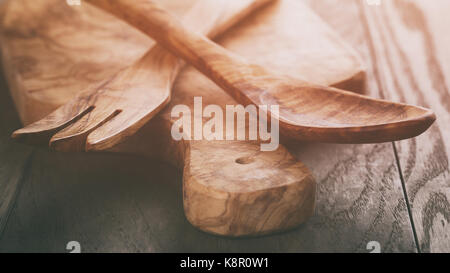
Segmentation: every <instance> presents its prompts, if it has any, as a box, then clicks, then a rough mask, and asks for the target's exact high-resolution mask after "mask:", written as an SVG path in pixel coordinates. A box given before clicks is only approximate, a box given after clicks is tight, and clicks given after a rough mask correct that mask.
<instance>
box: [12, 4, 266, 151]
mask: <svg viewBox="0 0 450 273" xmlns="http://www.w3.org/2000/svg"><path fill="white" fill-rule="evenodd" d="M270 1H273V0H239V1H229V0H207V1H198V2H197V3H196V5H195V6H194V7H193V8H192V9H191V10H190V11H189V12H188V13H187V15H186V16H185V18H184V19H185V20H184V22H185V23H186V24H187V25H190V26H191V27H192V28H193V29H196V30H197V31H198V32H199V33H203V34H207V35H208V36H210V37H214V36H216V35H218V34H220V33H222V32H224V31H225V30H226V29H228V28H230V27H231V26H232V25H234V24H235V23H237V22H238V21H240V20H241V19H243V18H245V17H246V16H248V15H249V14H250V13H251V12H253V11H254V10H256V9H258V8H259V7H261V6H263V5H265V4H266V3H269V2H270ZM129 4H130V5H132V6H135V9H136V10H140V9H143V10H145V8H144V6H145V1H144V2H142V1H140V2H136V1H129ZM212 5H214V8H213V6H212ZM217 5H221V6H223V9H219V8H217ZM119 8H120V7H119ZM212 11H220V12H219V13H217V12H212ZM199 18H202V20H199ZM113 50H114V49H113ZM181 66H182V62H181V61H180V59H178V57H176V56H174V55H172V54H171V53H169V52H168V51H166V50H165V49H164V48H163V47H161V46H158V45H156V46H154V47H153V48H152V49H150V50H149V51H148V52H147V53H146V54H145V55H144V56H143V57H142V58H141V59H140V60H138V61H137V62H136V63H135V64H134V65H132V66H130V67H129V68H127V69H125V70H123V71H121V72H119V73H118V74H116V75H115V76H114V77H113V78H111V79H108V80H105V81H104V82H102V83H100V84H98V85H95V86H92V87H90V88H89V89H88V90H86V91H85V92H83V93H82V94H80V95H78V96H76V97H75V98H73V99H72V100H71V101H69V102H68V103H66V104H65V105H63V106H61V107H59V108H58V109H56V110H55V111H54V112H53V113H51V114H49V115H48V116H46V117H45V118H43V119H42V120H39V121H37V122H35V123H32V124H30V125H29V126H27V127H25V128H23V129H19V130H17V131H15V132H14V133H13V135H12V136H13V138H17V139H20V140H22V141H24V142H28V143H34V144H42V143H49V141H50V146H51V147H52V148H54V149H55V150H59V151H85V150H89V149H94V148H95V149H107V148H110V147H112V146H114V145H116V144H117V143H119V142H122V141H124V140H125V139H126V138H127V137H128V136H130V135H133V134H134V133H135V132H136V131H137V130H138V129H139V128H141V127H142V126H143V125H144V124H145V123H147V121H148V120H150V119H151V118H152V117H153V116H154V115H156V114H157V113H158V112H159V111H160V110H161V109H162V108H163V107H164V106H166V105H167V104H168V103H169V101H170V94H171V87H172V84H173V82H174V80H175V77H176V75H177V74H178V71H179V70H180V68H181ZM148 79H152V80H151V81H149V80H148ZM149 83H151V86H149Z"/></svg>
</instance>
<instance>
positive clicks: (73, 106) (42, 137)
mask: <svg viewBox="0 0 450 273" xmlns="http://www.w3.org/2000/svg"><path fill="white" fill-rule="evenodd" d="M92 109H93V107H92V106H91V105H89V104H88V103H86V102H85V101H83V100H77V99H75V100H72V103H70V102H69V103H67V104H64V105H63V106H61V107H59V108H57V109H56V110H55V111H53V112H52V113H50V114H49V115H47V116H45V117H44V118H42V119H40V120H38V121H36V122H34V123H31V124H29V125H27V126H25V127H24V128H21V129H18V130H16V131H14V132H13V133H12V135H11V137H12V138H14V139H16V140H18V141H20V142H24V143H29V144H41V145H42V144H43V145H47V144H48V142H49V140H50V138H51V136H52V135H53V134H54V133H56V132H58V131H59V130H61V129H62V128H64V127H66V126H68V125H69V124H70V123H73V122H75V121H76V120H78V119H79V118H80V117H82V116H83V115H85V114H86V113H88V112H90V111H91V110H92Z"/></svg>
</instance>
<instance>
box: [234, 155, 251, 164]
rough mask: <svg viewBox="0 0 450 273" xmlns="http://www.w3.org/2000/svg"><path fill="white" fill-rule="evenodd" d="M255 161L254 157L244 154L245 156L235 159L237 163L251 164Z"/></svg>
mask: <svg viewBox="0 0 450 273" xmlns="http://www.w3.org/2000/svg"><path fill="white" fill-rule="evenodd" d="M253 161H255V159H253V158H251V157H249V156H244V157H240V158H238V159H236V160H235V162H236V163H238V164H243V165H244V164H250V163H252V162H253Z"/></svg>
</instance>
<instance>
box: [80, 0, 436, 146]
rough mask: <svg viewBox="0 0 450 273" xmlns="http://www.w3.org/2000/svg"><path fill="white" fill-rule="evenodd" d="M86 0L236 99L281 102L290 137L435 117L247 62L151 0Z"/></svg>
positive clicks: (415, 126)
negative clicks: (128, 24)
mask: <svg viewBox="0 0 450 273" xmlns="http://www.w3.org/2000/svg"><path fill="white" fill-rule="evenodd" d="M87 1H88V2H89V3H91V4H93V5H95V6H97V7H99V8H102V9H104V10H106V11H109V12H111V13H112V14H115V15H116V16H118V17H119V18H122V19H123V20H125V21H127V22H128V23H130V24H132V25H133V26H135V27H136V28H138V29H140V30H141V31H143V32H145V33H146V34H148V35H149V36H151V37H153V38H154V39H155V40H156V41H157V42H159V43H160V44H161V45H163V46H164V47H165V48H167V49H168V50H169V51H171V52H172V53H174V54H175V55H177V56H179V57H181V58H183V59H184V60H186V61H187V62H188V63H189V64H192V65H193V66H194V67H196V68H197V69H198V70H199V71H200V72H202V73H203V74H205V75H206V76H207V77H209V78H210V79H211V80H213V81H214V82H215V83H216V84H217V85H218V86H220V87H221V88H222V89H224V90H225V91H226V92H228V93H229V94H230V95H231V96H233V97H234V98H235V99H236V100H237V101H238V102H240V103H242V104H244V105H248V104H254V105H257V106H259V105H279V109H280V111H279V115H278V116H277V118H278V119H279V121H280V131H281V132H282V133H283V134H284V135H286V136H288V137H291V138H294V139H297V140H301V141H314V142H334V143H376V142H386V141H395V140H400V139H405V138H410V137H414V136H417V135H419V134H421V133H422V132H424V131H425V130H426V129H427V128H428V127H429V126H431V124H432V123H433V122H434V120H435V119H436V117H435V115H434V113H433V112H432V111H431V110H429V109H426V108H422V107H417V106H412V105H407V104H402V103H394V102H389V101H385V100H379V99H374V98H370V97H366V96H362V95H358V94H354V93H351V92H347V91H344V90H340V89H336V88H330V87H325V86H319V85H315V84H311V83H307V82H303V81H300V80H298V79H294V78H292V77H288V76H284V75H278V74H277V73H275V72H272V71H270V68H267V67H261V66H258V65H253V64H249V63H247V62H246V61H245V60H244V59H243V58H241V57H239V56H236V55H235V54H233V53H231V52H229V51H227V50H226V49H224V48H222V47H220V46H219V45H217V44H215V43H214V42H212V41H210V40H208V39H207V38H205V37H204V36H202V35H201V34H198V33H195V32H192V31H190V30H189V29H188V28H186V27H185V26H183V25H182V24H181V23H180V22H179V21H178V20H177V19H176V18H174V17H173V16H171V15H170V14H169V13H168V12H166V11H165V10H164V9H162V8H161V7H159V6H158V5H157V4H155V3H153V2H152V1H147V0H145V1H142V0H141V2H142V5H135V4H131V1H127V0H87ZM231 2H234V1H231ZM133 3H134V1H133ZM299 46H301V45H299ZM269 114H272V113H270V111H269Z"/></svg>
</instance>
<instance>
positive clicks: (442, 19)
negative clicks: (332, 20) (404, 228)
mask: <svg viewBox="0 0 450 273" xmlns="http://www.w3.org/2000/svg"><path fill="white" fill-rule="evenodd" d="M360 8H361V12H362V13H361V14H362V17H363V18H364V24H365V30H366V38H367V41H369V43H370V49H371V51H370V58H371V62H372V63H373V65H374V69H375V70H376V72H377V73H376V78H375V79H374V83H375V84H376V85H377V86H378V87H379V89H380V91H381V92H382V94H383V95H384V96H385V97H386V98H389V99H394V100H398V101H403V102H407V103H414V104H419V105H424V106H427V107H430V108H431V109H433V110H434V111H435V113H436V115H437V117H438V118H437V121H436V123H435V124H434V125H433V126H432V127H431V128H430V130H429V131H428V132H426V133H425V134H423V135H421V136H419V137H417V138H413V139H410V140H405V141H400V142H397V143H395V147H396V150H397V152H398V158H399V163H400V166H401V168H402V170H403V172H402V176H403V180H404V182H405V185H406V191H407V196H408V198H409V202H410V208H411V213H412V219H413V220H414V225H415V228H416V233H417V239H418V243H419V246H420V250H421V251H423V252H449V251H450V224H449V223H450V203H449V199H450V175H449V154H450V91H449V90H450V88H449V86H450V51H449V48H450V39H449V38H448V37H449V36H448V26H449V25H450V18H449V16H448V10H450V2H449V1H446V0H436V1H425V0H417V1H405V0H398V1H382V4H381V5H380V6H379V7H369V6H367V5H364V4H360Z"/></svg>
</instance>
